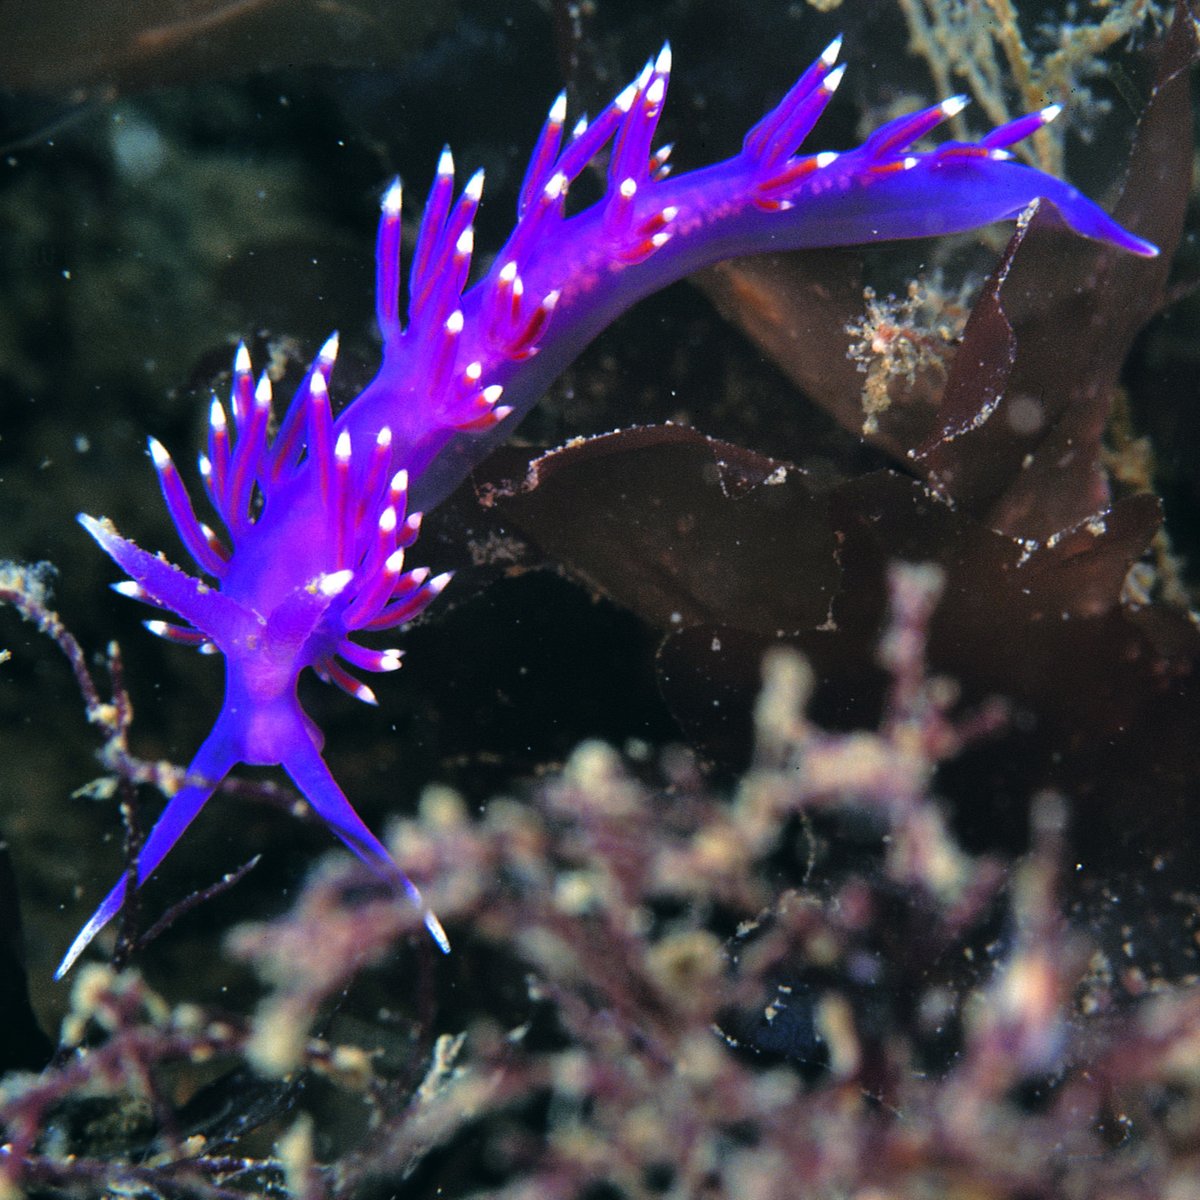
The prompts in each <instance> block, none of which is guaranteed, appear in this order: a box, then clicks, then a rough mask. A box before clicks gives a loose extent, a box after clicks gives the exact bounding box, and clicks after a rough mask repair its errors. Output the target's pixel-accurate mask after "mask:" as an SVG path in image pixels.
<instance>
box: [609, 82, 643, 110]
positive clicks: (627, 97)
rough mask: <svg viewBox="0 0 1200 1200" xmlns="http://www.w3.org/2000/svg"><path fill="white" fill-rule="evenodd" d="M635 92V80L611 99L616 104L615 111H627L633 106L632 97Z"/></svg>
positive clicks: (636, 90) (636, 89) (636, 88)
mask: <svg viewBox="0 0 1200 1200" xmlns="http://www.w3.org/2000/svg"><path fill="white" fill-rule="evenodd" d="M637 93H638V85H637V82H636V80H635V81H634V82H633V83H631V84H630V85H629V86H628V87H627V88H626V89H625V90H624V91H623V92H621V94H620V95H619V96H618V97H617V98H616V99H615V100H614V101H613V103H614V104H615V105H616V106H617V111H618V112H623V113H627V112H628V111H629V110H630V108H632V107H633V98H634V96H636V95H637Z"/></svg>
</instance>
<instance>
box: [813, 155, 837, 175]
mask: <svg viewBox="0 0 1200 1200" xmlns="http://www.w3.org/2000/svg"><path fill="white" fill-rule="evenodd" d="M837 160H838V154H837V151H835V150H822V151H821V153H820V154H818V155H817V170H819V171H823V170H824V169H825V168H826V167H831V166H833V164H834V163H835V162H837Z"/></svg>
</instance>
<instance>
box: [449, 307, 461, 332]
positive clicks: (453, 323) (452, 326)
mask: <svg viewBox="0 0 1200 1200" xmlns="http://www.w3.org/2000/svg"><path fill="white" fill-rule="evenodd" d="M445 328H446V332H447V333H448V334H449V335H450V336H451V337H458V335H459V334H460V333H462V331H463V312H462V309H461V308H456V309H455V310H454V311H453V312H452V313H451V314H450V315H449V316H448V317H447V318H446V326H445Z"/></svg>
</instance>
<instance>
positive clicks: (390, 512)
mask: <svg viewBox="0 0 1200 1200" xmlns="http://www.w3.org/2000/svg"><path fill="white" fill-rule="evenodd" d="M398 520H399V517H398V516H397V515H396V508H395V505H392V504H389V505H388V506H387V508H385V509H384V510H383V512H381V513H380V514H379V532H380V533H384V534H387V533H393V532H395V529H396V522H397V521H398Z"/></svg>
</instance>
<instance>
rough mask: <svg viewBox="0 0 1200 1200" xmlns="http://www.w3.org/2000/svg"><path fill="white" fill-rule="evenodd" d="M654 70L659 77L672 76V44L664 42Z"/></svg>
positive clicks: (655, 61)
mask: <svg viewBox="0 0 1200 1200" xmlns="http://www.w3.org/2000/svg"><path fill="white" fill-rule="evenodd" d="M654 70H655V72H656V73H657V74H659V75H670V73H671V43H670V42H663V48H662V49H661V50H660V51H659V52H658V57H657V58H656V59H655V60H654Z"/></svg>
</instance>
